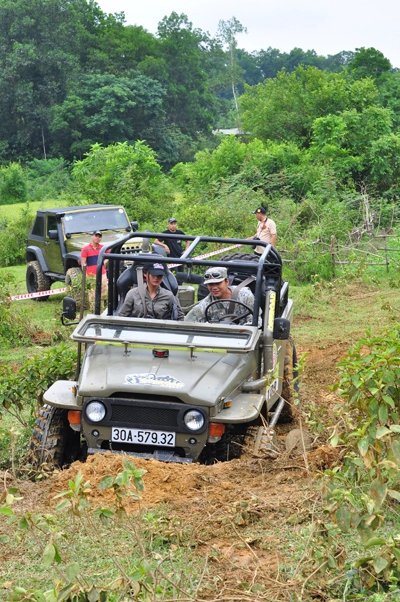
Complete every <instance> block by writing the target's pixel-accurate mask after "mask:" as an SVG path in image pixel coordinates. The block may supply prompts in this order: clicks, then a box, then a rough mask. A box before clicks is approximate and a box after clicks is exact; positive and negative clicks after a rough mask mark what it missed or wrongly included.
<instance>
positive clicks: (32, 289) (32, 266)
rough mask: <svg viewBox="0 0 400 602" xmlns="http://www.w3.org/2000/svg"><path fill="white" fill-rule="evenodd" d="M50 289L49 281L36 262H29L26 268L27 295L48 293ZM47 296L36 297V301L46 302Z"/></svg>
mask: <svg viewBox="0 0 400 602" xmlns="http://www.w3.org/2000/svg"><path fill="white" fill-rule="evenodd" d="M50 287H51V279H50V278H49V277H48V276H46V274H45V273H44V272H43V270H42V268H41V267H40V264H39V262H38V261H30V262H29V263H28V266H27V268H26V288H27V290H28V293H40V292H41V291H48V290H50ZM48 298H49V297H48V295H44V296H43V297H37V301H47V299H48Z"/></svg>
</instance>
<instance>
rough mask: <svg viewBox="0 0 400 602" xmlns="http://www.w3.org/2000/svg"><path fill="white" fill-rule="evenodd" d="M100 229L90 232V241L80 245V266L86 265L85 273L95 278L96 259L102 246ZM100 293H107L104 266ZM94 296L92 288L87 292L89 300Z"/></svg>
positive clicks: (103, 294)
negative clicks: (89, 292)
mask: <svg viewBox="0 0 400 602" xmlns="http://www.w3.org/2000/svg"><path fill="white" fill-rule="evenodd" d="M102 236H103V234H102V232H101V230H95V231H94V232H93V234H92V242H90V243H89V244H88V245H85V246H84V247H82V250H81V267H82V268H83V267H84V266H86V275H87V276H89V277H92V278H96V268H97V260H98V257H99V253H100V249H102V248H103V245H102V244H100V241H101V239H102ZM101 274H102V277H101V294H102V296H103V297H104V296H105V295H106V294H107V275H106V268H105V266H104V263H103V266H102V269H101ZM93 298H94V289H93V290H92V291H91V294H89V300H90V301H92V300H93Z"/></svg>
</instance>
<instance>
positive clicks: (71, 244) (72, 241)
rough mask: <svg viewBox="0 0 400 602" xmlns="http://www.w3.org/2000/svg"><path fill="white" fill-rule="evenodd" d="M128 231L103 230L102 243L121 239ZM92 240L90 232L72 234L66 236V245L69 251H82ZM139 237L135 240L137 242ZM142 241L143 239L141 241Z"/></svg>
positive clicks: (106, 243)
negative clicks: (69, 236) (68, 236)
mask: <svg viewBox="0 0 400 602" xmlns="http://www.w3.org/2000/svg"><path fill="white" fill-rule="evenodd" d="M126 234H127V232H126V230H122V231H121V232H114V231H109V232H107V230H103V237H102V239H101V244H102V245H108V244H109V243H110V242H115V241H117V240H119V239H120V238H122V237H123V236H126ZM91 240H92V237H91V236H90V234H87V233H86V232H85V233H82V234H72V235H71V238H66V239H65V246H66V249H67V251H68V252H71V251H80V250H81V249H82V247H84V246H85V245H88V244H89V243H90V242H91ZM136 241H137V239H136V240H135V243H136ZM140 243H141V241H140ZM139 246H140V247H141V246H142V245H141V244H140V245H139Z"/></svg>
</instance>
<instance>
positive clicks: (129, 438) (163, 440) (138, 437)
mask: <svg viewBox="0 0 400 602" xmlns="http://www.w3.org/2000/svg"><path fill="white" fill-rule="evenodd" d="M111 441H114V442H115V443H139V444H140V445H161V446H163V447H174V446H175V433H169V432H167V431H150V430H139V429H121V428H116V427H113V428H112V430H111Z"/></svg>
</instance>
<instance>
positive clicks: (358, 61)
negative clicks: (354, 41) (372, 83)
mask: <svg viewBox="0 0 400 602" xmlns="http://www.w3.org/2000/svg"><path fill="white" fill-rule="evenodd" d="M391 68H392V65H391V64H390V61H389V59H387V58H386V57H385V56H384V55H383V54H382V52H380V51H379V50H376V48H364V46H363V47H362V48H356V52H355V55H354V58H353V60H352V61H351V62H350V63H349V65H348V69H349V70H350V71H351V72H352V76H353V77H355V78H357V79H363V78H365V77H372V78H374V79H377V78H379V77H381V75H382V74H384V73H386V72H387V71H390V69H391Z"/></svg>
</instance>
